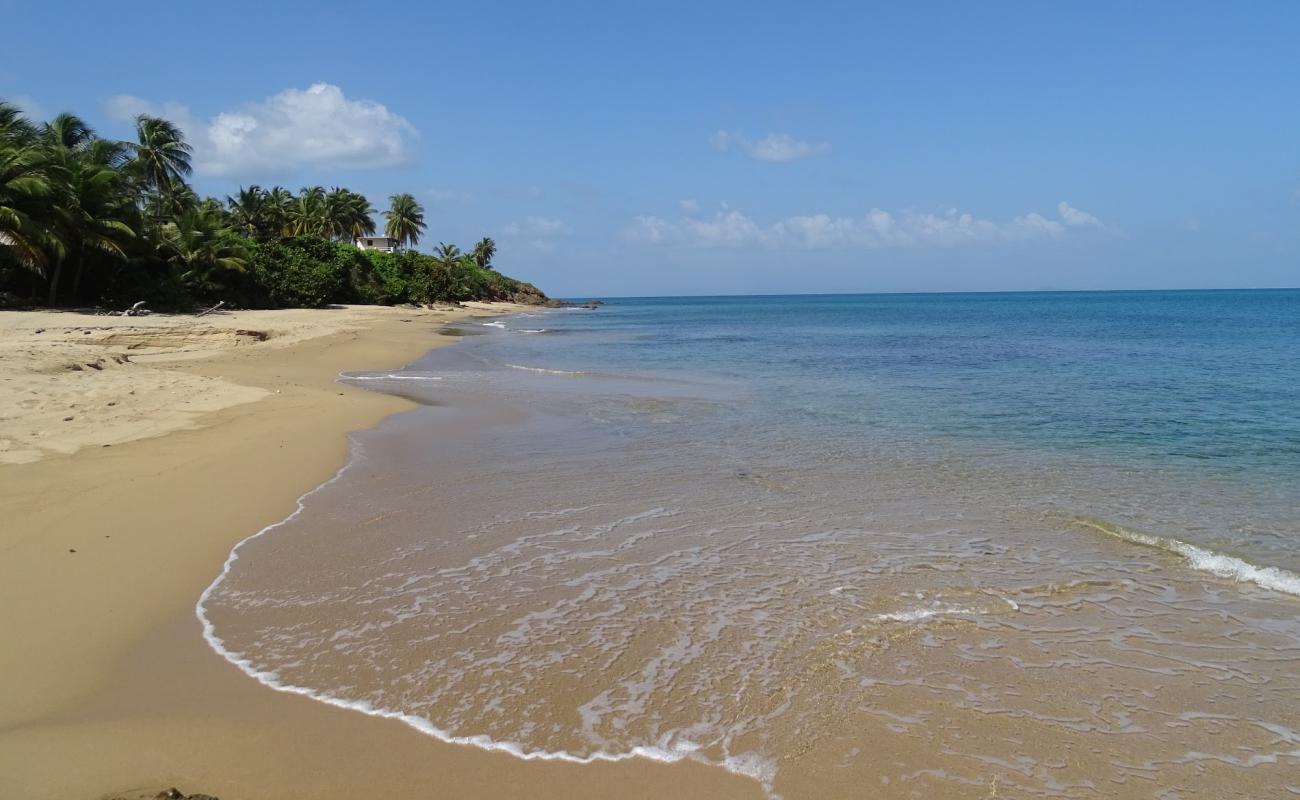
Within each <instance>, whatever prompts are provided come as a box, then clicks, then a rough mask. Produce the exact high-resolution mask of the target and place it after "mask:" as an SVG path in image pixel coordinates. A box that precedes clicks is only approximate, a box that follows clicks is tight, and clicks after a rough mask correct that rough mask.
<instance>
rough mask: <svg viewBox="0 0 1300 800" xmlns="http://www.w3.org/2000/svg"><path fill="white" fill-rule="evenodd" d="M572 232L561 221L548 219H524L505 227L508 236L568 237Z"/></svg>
mask: <svg viewBox="0 0 1300 800" xmlns="http://www.w3.org/2000/svg"><path fill="white" fill-rule="evenodd" d="M572 232H573V231H572V230H570V228H569V226H568V225H566V224H564V222H562V221H561V220H558V219H551V218H549V217H526V218H525V219H524V220H523V222H512V223H510V224H509V225H507V226H506V234H507V235H508V236H568V235H569V234H570V233H572Z"/></svg>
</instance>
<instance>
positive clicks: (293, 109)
mask: <svg viewBox="0 0 1300 800" xmlns="http://www.w3.org/2000/svg"><path fill="white" fill-rule="evenodd" d="M106 106H107V111H108V113H109V115H110V116H113V117H115V118H117V119H123V120H125V119H131V118H133V117H135V116H136V115H137V114H152V115H156V116H161V117H164V118H166V119H170V120H172V121H173V122H175V123H176V124H177V125H179V126H180V127H181V128H182V130H184V131H185V134H186V138H188V139H189V141H190V144H191V145H192V146H193V147H194V168H195V170H196V171H197V172H199V173H201V174H206V175H252V174H258V173H286V172H292V171H293V170H294V169H295V168H299V167H351V168H376V167H395V166H401V165H403V164H408V163H410V162H411V161H412V160H413V157H414V143H415V140H416V139H417V138H418V136H419V134H418V132H417V131H416V130H415V127H414V126H413V125H411V123H410V122H408V121H407V120H406V119H405V118H403V117H401V116H400V115H398V114H395V113H393V112H392V111H389V110H388V109H387V108H386V107H385V106H383V105H382V104H380V103H376V102H374V101H371V100H363V99H352V98H348V97H346V96H345V95H344V94H343V90H342V89H340V88H339V87H337V86H334V85H332V84H328V83H315V84H312V85H311V86H309V87H307V88H306V89H285V90H284V91H282V92H280V93H278V94H275V95H272V96H271V97H268V98H267V99H265V100H262V101H259V102H252V103H246V104H244V105H243V106H241V107H240V108H238V109H235V110H231V111H223V112H221V113H219V114H217V115H216V116H215V117H213V118H211V119H210V120H207V121H203V120H201V119H198V118H197V117H195V116H194V114H193V113H192V112H191V111H190V109H189V108H187V107H186V106H184V105H180V104H178V103H161V104H160V103H153V102H150V101H147V100H143V99H141V98H138V97H132V96H131V95H115V96H113V97H110V98H109V99H108V101H107V104H106Z"/></svg>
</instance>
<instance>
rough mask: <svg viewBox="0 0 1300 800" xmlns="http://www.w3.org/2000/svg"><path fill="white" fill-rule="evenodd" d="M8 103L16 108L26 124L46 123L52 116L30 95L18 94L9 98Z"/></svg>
mask: <svg viewBox="0 0 1300 800" xmlns="http://www.w3.org/2000/svg"><path fill="white" fill-rule="evenodd" d="M9 102H10V103H12V104H13V105H15V106H18V110H19V111H21V112H22V113H23V116H24V117H26V118H27V121H28V122H48V121H49V119H50V117H52V116H53V115H52V114H50V112H48V111H46V110H45V106H43V105H41V104H40V103H39V102H38V101H37V100H36V98H34V97H32V96H31V95H26V94H19V95H14V96H13V97H10V98H9Z"/></svg>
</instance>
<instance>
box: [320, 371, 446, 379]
mask: <svg viewBox="0 0 1300 800" xmlns="http://www.w3.org/2000/svg"><path fill="white" fill-rule="evenodd" d="M339 378H341V379H342V380H346V381H440V380H442V376H441V375H403V374H401V373H398V372H389V373H386V374H384V375H349V374H347V373H339Z"/></svg>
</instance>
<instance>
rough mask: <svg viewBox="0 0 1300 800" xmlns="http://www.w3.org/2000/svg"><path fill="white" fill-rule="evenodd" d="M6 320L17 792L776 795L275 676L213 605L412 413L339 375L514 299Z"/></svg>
mask: <svg viewBox="0 0 1300 800" xmlns="http://www.w3.org/2000/svg"><path fill="white" fill-rule="evenodd" d="M469 306H470V307H468V308H465V309H452V308H448V309H445V310H421V309H413V308H371V307H347V308H340V309H328V310H295V311H271V312H235V313H228V314H219V315H213V316H210V317H205V318H202V319H196V318H193V317H167V316H151V317H145V318H123V317H102V316H91V315H82V314H74V313H52V312H50V313H47V312H5V313H3V314H0V518H3V519H4V524H3V526H0V551H3V558H0V614H2V615H3V617H2V618H0V619H2V622H0V630H2V631H3V632H4V633H3V647H0V675H3V676H4V679H5V680H4V686H5V688H4V690H3V692H0V795H2V796H5V797H23V798H31V799H33V800H40V798H75V797H85V798H96V797H104V796H109V797H113V796H119V795H124V796H135V795H140V794H148V795H151V794H152V793H154V792H157V791H158V790H159V789H162V788H165V787H167V786H172V785H175V786H178V787H180V788H181V789H182V790H183V791H185V792H206V793H209V794H213V795H217V796H219V797H222V798H224V799H225V800H237V799H239V798H249V799H253V800H256V799H258V798H267V799H268V800H270V799H271V798H307V797H311V798H340V799H341V798H355V797H358V796H384V795H386V794H389V793H397V792H402V793H409V792H419V793H421V794H424V795H432V796H438V797H484V798H486V797H492V798H501V797H521V798H522V797H530V798H536V797H556V798H559V797H566V798H574V797H591V798H596V797H608V796H610V795H611V794H614V793H617V794H618V795H620V796H627V797H646V798H649V797H662V796H668V795H675V796H680V797H757V796H760V795H761V793H760V791H759V789H758V787H757V785H756V784H755V783H753V782H751V781H748V780H745V779H743V778H739V777H736V776H734V775H729V774H727V773H725V772H723V771H721V770H717V769H712V768H709V767H707V766H703V765H699V764H692V763H683V764H676V765H664V764H658V763H654V762H650V761H640V760H636V761H628V762H622V763H618V764H600V765H590V766H576V765H570V764H564V763H554V762H525V761H523V760H520V759H516V758H513V757H511V756H509V755H504V754H499V753H487V752H483V751H479V750H476V749H473V748H469V747H461V746H454V745H447V744H444V743H441V742H438V741H436V740H434V739H431V738H429V737H426V736H422V735H420V734H418V733H416V732H414V731H412V730H410V729H409V728H407V727H405V726H404V725H402V724H401V723H398V722H393V721H385V720H380V719H375V718H369V717H365V716H363V715H360V714H357V713H354V712H350V711H345V710H341V709H337V708H331V707H328V706H325V705H322V704H319V703H317V702H315V701H312V700H309V699H306V698H302V697H297V696H292V695H287V694H282V693H277V692H275V691H272V690H271V689H268V688H265V687H263V686H261V685H259V684H258V683H256V682H254V681H253V680H251V679H249V678H247V677H246V676H244V675H243V674H242V673H240V672H239V671H238V670H236V669H235V668H233V667H232V666H230V665H229V664H228V663H226V662H225V661H224V660H222V659H221V658H220V657H218V656H217V655H216V654H215V653H214V652H212V651H211V650H210V649H209V647H208V646H207V644H206V643H205V642H204V641H203V639H202V638H201V635H200V628H199V623H198V621H197V620H196V619H195V617H194V602H195V599H196V598H197V596H198V595H199V593H200V592H201V591H202V590H203V588H204V587H205V586H206V585H207V584H208V583H209V582H210V581H211V580H212V579H213V577H214V576H215V575H216V574H217V573H218V572H219V571H220V568H221V564H222V561H223V560H224V559H225V558H226V555H227V553H228V552H229V550H230V548H231V547H232V546H233V545H234V544H235V543H236V542H238V541H239V540H240V539H242V538H244V537H245V536H247V535H249V534H250V533H252V532H254V531H257V530H258V529H260V528H262V527H263V526H265V525H267V524H270V523H272V522H275V521H277V520H279V519H282V518H283V517H285V516H286V515H287V514H289V513H290V512H291V511H292V510H293V508H294V504H295V500H296V499H297V498H298V497H299V496H300V495H302V494H303V493H304V492H306V491H308V490H310V489H311V488H313V487H314V486H316V485H318V484H320V483H321V482H322V481H323V480H325V479H327V478H328V477H329V476H330V475H332V474H333V473H334V472H335V471H336V470H337V469H338V468H339V466H340V465H341V464H342V463H343V462H344V460H345V458H346V454H347V453H346V450H347V440H346V436H345V434H346V433H347V432H348V431H352V430H357V429H362V428H366V427H369V426H371V425H373V424H374V423H376V422H377V421H379V420H380V419H382V418H384V417H385V416H388V415H391V414H393V413H396V412H400V411H402V410H403V409H404V408H406V407H408V403H407V401H405V400H402V399H400V398H396V397H392V396H387V395H382V394H378V393H373V392H367V391H363V390H359V389H356V388H352V387H348V386H344V385H340V384H338V383H336V382H335V377H336V376H337V374H338V373H339V372H340V371H343V370H358V369H387V368H394V367H397V366H400V365H402V364H404V363H407V362H409V361H411V360H413V359H415V358H416V357H418V356H419V355H421V354H422V353H424V352H426V351H428V350H429V349H431V348H434V347H438V346H441V345H445V344H450V343H452V342H454V341H455V339H454V338H453V337H448V336H440V335H438V334H437V331H438V330H439V328H441V327H442V326H443V324H445V323H447V322H449V321H452V320H455V319H459V318H463V317H465V316H468V315H473V314H482V315H487V314H500V313H509V312H511V311H513V310H516V309H514V308H512V307H509V306H503V305H483V304H469Z"/></svg>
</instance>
